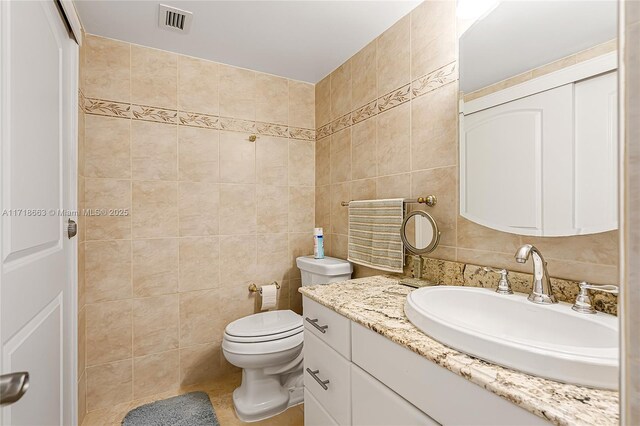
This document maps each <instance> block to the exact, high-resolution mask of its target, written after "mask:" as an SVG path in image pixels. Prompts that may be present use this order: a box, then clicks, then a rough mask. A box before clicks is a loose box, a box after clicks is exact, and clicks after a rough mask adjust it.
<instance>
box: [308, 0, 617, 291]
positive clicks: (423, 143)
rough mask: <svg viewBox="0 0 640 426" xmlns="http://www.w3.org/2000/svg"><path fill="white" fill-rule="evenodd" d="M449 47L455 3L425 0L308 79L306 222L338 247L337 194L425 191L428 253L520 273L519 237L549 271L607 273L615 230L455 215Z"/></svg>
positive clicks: (342, 197)
mask: <svg viewBox="0 0 640 426" xmlns="http://www.w3.org/2000/svg"><path fill="white" fill-rule="evenodd" d="M456 50H457V34H456V16H455V2H448V1H426V2H424V3H422V4H421V5H420V6H418V7H417V8H416V9H414V10H413V11H412V12H411V13H410V14H409V15H407V16H405V17H404V18H402V19H401V20H399V21H398V22H397V23H396V24H394V25H393V26H392V27H391V28H389V29H388V30H387V31H385V32H384V33H383V34H381V35H380V36H379V37H378V38H377V39H376V40H374V41H372V42H371V43H370V44H369V45H367V46H366V47H364V48H363V49H362V50H360V51H359V52H358V53H356V54H355V55H354V56H353V57H351V58H350V59H349V60H348V61H346V62H345V63H344V64H342V65H341V66H340V67H338V68H337V69H336V70H335V71H333V72H332V73H331V74H330V75H328V76H327V77H325V78H324V79H323V80H321V81H320V82H319V83H318V84H317V85H316V87H315V90H316V111H315V114H316V126H317V141H316V224H317V226H322V227H323V228H324V229H325V230H326V231H325V233H326V234H328V235H327V248H328V253H330V254H331V255H333V256H337V257H346V255H347V209H346V208H345V207H342V206H340V202H341V201H348V200H354V199H369V198H389V197H406V198H410V197H411V198H416V197H418V196H424V195H428V194H435V195H436V196H437V197H438V204H437V205H436V206H435V207H434V208H431V209H429V211H430V212H431V213H432V214H433V216H434V217H435V218H436V220H437V221H438V224H439V226H440V229H441V231H442V238H441V240H440V246H439V247H438V249H436V251H434V252H433V253H432V256H431V257H434V258H439V259H445V260H457V261H460V262H463V263H472V264H476V265H492V266H496V267H505V268H508V269H512V270H517V271H521V272H530V269H531V265H519V264H517V263H515V262H514V260H513V254H514V253H515V251H516V250H517V248H518V247H519V246H520V245H521V244H523V243H525V242H527V243H532V244H535V245H536V246H537V247H538V248H540V249H541V251H542V253H544V254H545V257H546V259H547V261H548V263H549V270H550V273H551V274H552V275H553V276H555V277H559V278H567V279H575V280H581V279H589V280H592V281H594V282H602V283H605V282H617V281H618V277H617V267H616V265H617V261H618V233H617V232H607V233H602V234H596V235H587V236H577V237H566V238H564V237H563V238H534V237H521V236H518V235H512V234H507V233H502V232H498V231H494V230H491V229H488V228H485V227H483V226H480V225H477V224H475V223H473V222H470V221H468V220H466V219H464V218H462V217H461V216H459V215H458V151H457V147H458V140H457V127H458V122H457V100H458V84H457V67H456V60H457V54H456ZM372 273H376V272H375V271H371V270H366V269H364V268H357V269H356V275H364V274H372Z"/></svg>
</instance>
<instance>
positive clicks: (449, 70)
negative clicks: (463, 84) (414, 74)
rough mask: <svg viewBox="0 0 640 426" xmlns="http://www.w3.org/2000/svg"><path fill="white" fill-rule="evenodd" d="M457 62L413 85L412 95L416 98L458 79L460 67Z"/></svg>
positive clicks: (414, 82)
mask: <svg viewBox="0 0 640 426" xmlns="http://www.w3.org/2000/svg"><path fill="white" fill-rule="evenodd" d="M456 65H457V64H456V63H455V62H452V63H450V64H449V65H445V66H444V67H442V68H440V69H437V70H435V71H434V72H432V73H431V74H427V75H425V76H424V77H420V78H418V79H416V80H414V81H413V82H412V83H411V93H412V94H413V97H414V98H417V97H418V96H422V95H424V94H425V93H429V92H431V91H433V90H435V89H437V88H439V87H442V86H444V85H445V84H449V83H452V82H454V81H456V80H457V79H458V67H457V66H456Z"/></svg>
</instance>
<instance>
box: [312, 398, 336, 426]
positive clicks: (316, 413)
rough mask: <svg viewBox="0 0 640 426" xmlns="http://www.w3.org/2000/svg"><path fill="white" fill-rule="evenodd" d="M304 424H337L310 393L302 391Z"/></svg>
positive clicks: (317, 425)
mask: <svg viewBox="0 0 640 426" xmlns="http://www.w3.org/2000/svg"><path fill="white" fill-rule="evenodd" d="M304 426H338V423H336V421H335V420H333V418H331V416H330V415H329V413H327V410H325V409H324V408H322V405H320V403H319V402H318V400H317V399H315V398H314V397H313V395H311V393H310V392H309V391H308V390H306V389H305V391H304Z"/></svg>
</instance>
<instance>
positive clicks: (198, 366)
mask: <svg viewBox="0 0 640 426" xmlns="http://www.w3.org/2000/svg"><path fill="white" fill-rule="evenodd" d="M221 351H222V350H221V348H220V344H219V343H215V344H208V345H198V346H192V347H189V348H183V349H180V385H181V386H188V385H194V384H197V383H205V382H208V381H210V380H213V379H216V378H217V377H220V375H221V372H220V368H218V366H219V365H220V357H221V356H222V353H221Z"/></svg>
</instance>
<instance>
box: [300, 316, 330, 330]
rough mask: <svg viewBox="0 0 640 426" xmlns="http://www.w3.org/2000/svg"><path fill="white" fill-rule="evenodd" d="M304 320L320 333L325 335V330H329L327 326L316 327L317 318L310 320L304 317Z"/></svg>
mask: <svg viewBox="0 0 640 426" xmlns="http://www.w3.org/2000/svg"><path fill="white" fill-rule="evenodd" d="M305 319H306V320H307V322H308V323H309V324H311V325H312V326H314V327H315V328H317V329H318V331H319V332H320V333H326V332H327V328H329V326H328V325H318V318H315V319H310V318H309V317H306V318H305Z"/></svg>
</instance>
